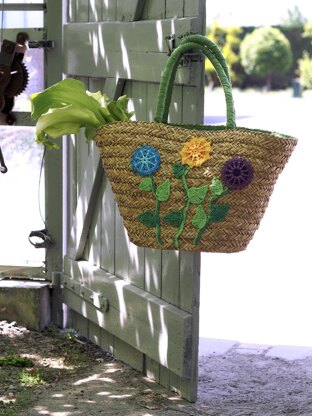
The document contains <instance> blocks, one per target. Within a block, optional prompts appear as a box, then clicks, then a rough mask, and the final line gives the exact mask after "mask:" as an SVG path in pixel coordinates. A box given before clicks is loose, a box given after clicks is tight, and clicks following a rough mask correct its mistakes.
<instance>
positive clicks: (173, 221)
mask: <svg viewBox="0 0 312 416" xmlns="http://www.w3.org/2000/svg"><path fill="white" fill-rule="evenodd" d="M163 219H164V222H165V223H167V224H170V225H173V226H174V227H180V225H181V223H182V220H183V213H182V211H171V212H169V213H168V214H166V215H165V216H164V218H163Z"/></svg>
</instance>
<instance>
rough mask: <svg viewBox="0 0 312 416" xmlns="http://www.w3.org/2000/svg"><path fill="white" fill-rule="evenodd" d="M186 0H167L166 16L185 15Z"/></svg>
mask: <svg viewBox="0 0 312 416" xmlns="http://www.w3.org/2000/svg"><path fill="white" fill-rule="evenodd" d="M183 16H184V0H166V18H167V19H168V18H170V17H183Z"/></svg>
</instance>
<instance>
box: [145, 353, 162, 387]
mask: <svg viewBox="0 0 312 416" xmlns="http://www.w3.org/2000/svg"><path fill="white" fill-rule="evenodd" d="M144 372H145V374H146V376H147V377H148V378H150V379H152V380H155V381H156V383H160V365H159V363H158V362H157V361H155V360H153V359H152V358H150V357H148V356H146V357H145V371H144Z"/></svg>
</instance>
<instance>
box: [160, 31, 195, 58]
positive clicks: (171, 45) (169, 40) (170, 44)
mask: <svg viewBox="0 0 312 416" xmlns="http://www.w3.org/2000/svg"><path fill="white" fill-rule="evenodd" d="M196 34H198V32H197V33H195V32H188V33H184V34H183V35H179V36H176V35H175V34H171V35H169V36H166V37H165V40H166V44H167V48H168V52H169V53H168V56H170V55H171V54H172V52H173V51H174V50H175V48H176V47H177V39H179V40H181V39H183V38H185V37H186V36H189V35H196ZM202 60H203V56H202V54H201V53H200V52H188V53H185V54H184V55H183V57H182V59H181V63H180V64H181V65H187V64H188V63H190V62H202Z"/></svg>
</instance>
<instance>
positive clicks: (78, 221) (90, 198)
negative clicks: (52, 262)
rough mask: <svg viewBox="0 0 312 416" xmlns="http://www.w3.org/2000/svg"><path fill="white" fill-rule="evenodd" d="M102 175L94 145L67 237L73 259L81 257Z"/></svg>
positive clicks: (100, 164)
mask: <svg viewBox="0 0 312 416" xmlns="http://www.w3.org/2000/svg"><path fill="white" fill-rule="evenodd" d="M102 175H103V168H102V163H101V161H100V156H99V152H98V149H97V148H96V147H93V148H92V152H91V153H90V157H89V160H88V163H87V166H86V170H85V174H84V179H83V182H82V185H81V191H80V195H79V199H78V202H77V208H76V213H75V217H74V220H73V226H72V229H71V233H70V237H69V238H70V240H69V248H68V254H69V255H70V256H71V257H72V258H74V259H79V258H81V256H82V253H83V251H84V248H85V244H86V239H87V236H88V231H89V228H90V224H91V221H92V214H93V211H94V207H95V204H96V199H97V194H98V192H99V189H100V185H101V179H102Z"/></svg>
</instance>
